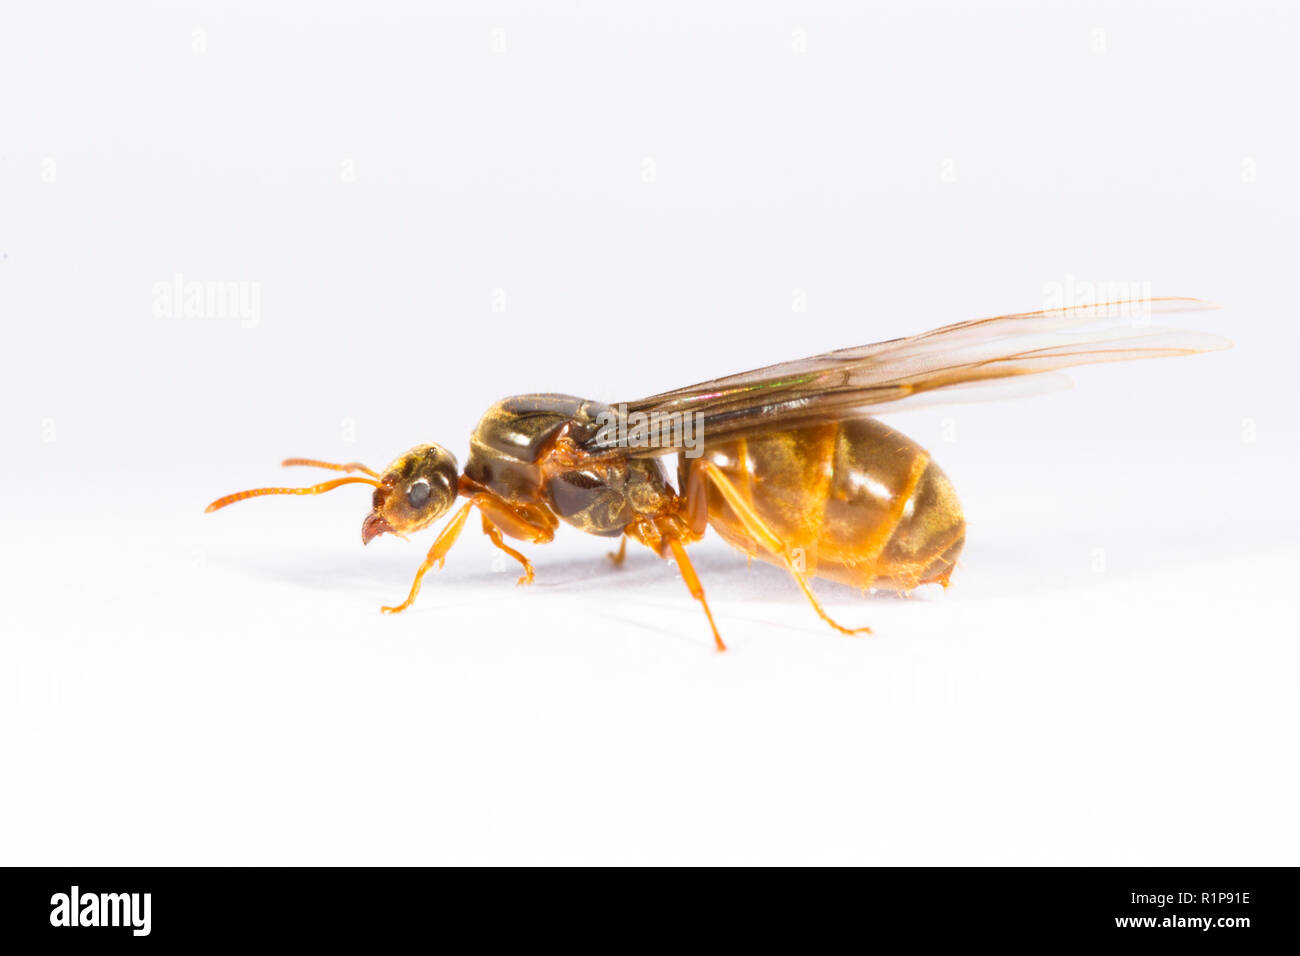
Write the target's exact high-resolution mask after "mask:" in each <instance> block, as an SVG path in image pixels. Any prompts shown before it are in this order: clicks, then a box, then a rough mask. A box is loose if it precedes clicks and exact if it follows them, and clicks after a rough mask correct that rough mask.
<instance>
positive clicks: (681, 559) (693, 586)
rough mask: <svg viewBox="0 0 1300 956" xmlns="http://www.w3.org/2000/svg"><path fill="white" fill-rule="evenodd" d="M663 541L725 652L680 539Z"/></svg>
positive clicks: (702, 591) (701, 587) (720, 648)
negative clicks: (670, 551) (669, 549)
mask: <svg viewBox="0 0 1300 956" xmlns="http://www.w3.org/2000/svg"><path fill="white" fill-rule="evenodd" d="M624 540H626V539H624ZM664 541H665V542H666V543H667V545H668V547H669V548H671V549H672V552H673V559H674V560H675V561H676V562H677V569H678V570H679V571H681V572H682V580H683V581H685V582H686V588H687V590H689V591H690V592H691V597H693V598H695V600H697V601H699V602H700V607H702V608H704V616H705V617H707V618H708V619H709V627H710V628H712V630H713V641H714V643H715V644H716V645H717V647H718V650H720V651H725V650H726V649H727V645H726V644H724V643H722V637H721V636H720V635H719V634H718V625H717V624H715V623H713V612H712V611H710V610H709V602H708V601H706V600H705V599H704V586H703V585H702V584H700V578H699V575H697V574H696V573H695V565H693V564H691V559H690V558H688V557H687V556H686V548H685V547H683V546H682V542H681V539H680V538H678V537H676V536H675V535H665V536H664Z"/></svg>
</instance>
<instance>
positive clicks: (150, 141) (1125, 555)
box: [0, 3, 1300, 864]
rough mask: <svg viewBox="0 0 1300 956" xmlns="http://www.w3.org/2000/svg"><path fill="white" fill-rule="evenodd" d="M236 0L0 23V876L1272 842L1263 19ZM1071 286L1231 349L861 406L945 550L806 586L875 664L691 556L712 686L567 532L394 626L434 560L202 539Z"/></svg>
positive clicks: (976, 10) (394, 544)
mask: <svg viewBox="0 0 1300 956" xmlns="http://www.w3.org/2000/svg"><path fill="white" fill-rule="evenodd" d="M264 7H265V5H247V6H240V7H238V8H236V9H229V5H227V4H190V5H174V4H168V5H162V4H159V5H142V4H136V5H134V6H128V7H122V6H120V5H119V6H117V7H115V8H114V9H109V8H107V7H100V6H97V5H91V4H85V5H83V6H82V7H81V8H79V9H78V8H74V10H73V11H67V10H64V9H59V10H53V9H45V8H43V7H39V6H37V5H34V4H33V5H28V6H27V7H25V8H15V9H12V10H10V11H8V12H7V15H6V23H5V26H4V29H3V30H0V89H3V90H4V91H5V92H4V93H3V99H0V128H2V129H3V130H4V132H5V135H4V140H3V143H2V144H0V209H3V217H0V254H2V258H0V315H2V316H3V321H4V328H5V355H6V358H7V359H8V361H7V362H6V372H5V375H4V377H3V384H0V389H3V401H0V421H2V422H3V425H4V433H3V434H4V449H5V451H4V459H3V462H4V465H3V471H2V473H0V477H2V479H3V482H4V486H3V489H2V492H3V493H2V495H0V500H3V501H4V502H5V516H6V520H5V528H6V534H5V537H4V543H3V547H2V549H0V562H2V563H0V580H3V581H4V589H5V595H4V601H3V603H2V604H0V622H2V626H3V638H2V639H0V640H2V641H3V659H2V660H0V718H2V720H3V724H2V725H0V727H2V731H0V732H2V736H0V760H2V761H3V767H4V772H5V778H6V784H5V787H4V790H3V796H0V819H2V820H3V821H4V823H3V825H2V826H0V838H2V842H0V860H2V861H3V862H5V863H42V864H71V863H77V864H82V863H85V864H90V863H95V864H109V863H248V862H256V863H269V862H276V863H298V862H313V863H316V862H320V863H325V862H557V861H559V862H664V863H667V862H796V861H810V862H881V863H909V864H911V863H916V864H920V863H1153V864H1155V863H1161V864H1190V863H1201V864H1221V863H1243V864H1249V863H1291V864H1294V863H1295V862H1297V850H1298V849H1300V837H1298V836H1297V831H1296V823H1295V813H1294V808H1295V806H1296V802H1297V798H1298V797H1300V794H1298V793H1297V789H1298V788H1297V770H1296V756H1295V755H1296V739H1295V738H1296V727H1297V717H1298V716H1300V714H1298V708H1300V705H1298V704H1297V699H1298V697H1297V694H1296V673H1297V663H1298V661H1297V651H1296V638H1297V625H1296V609H1295V584H1296V580H1297V577H1296V572H1297V570H1300V568H1298V567H1297V557H1296V544H1297V531H1298V530H1300V527H1298V524H1300V520H1298V512H1297V507H1296V502H1295V498H1294V483H1295V471H1296V465H1297V457H1298V456H1297V450H1298V445H1297V439H1298V437H1300V433H1298V430H1297V425H1296V419H1295V412H1296V401H1295V379H1294V360H1295V354H1296V348H1297V345H1298V344H1300V334H1298V333H1297V325H1296V299H1295V295H1294V291H1293V286H1294V281H1293V276H1294V272H1295V264H1296V261H1297V252H1300V243H1298V241H1297V237H1296V231H1295V226H1296V222H1297V219H1296V216H1297V213H1300V180H1298V179H1297V177H1296V174H1295V170H1296V169H1297V168H1300V143H1298V142H1297V134H1296V127H1295V123H1294V121H1293V119H1292V117H1293V113H1294V103H1293V102H1292V101H1293V99H1294V92H1295V89H1296V88H1297V79H1298V77H1297V67H1296V61H1295V58H1294V55H1293V54H1294V50H1293V49H1292V46H1293V43H1292V39H1293V38H1294V36H1295V35H1296V28H1297V26H1298V25H1300V24H1298V23H1297V19H1298V17H1297V11H1296V10H1294V9H1290V8H1286V7H1283V6H1281V5H1272V4H1226V3H1225V4H1220V5H1194V4H1181V3H1180V4H1165V5H1143V6H1142V7H1141V8H1140V9H1137V8H1134V7H1133V5H1130V4H1120V3H1115V4H1092V5H1086V6H1085V5H1070V6H1068V7H1060V6H1055V5H1053V6H1050V7H1049V6H1047V5H1041V4H1036V3H1035V4H1023V5H981V6H977V5H973V4H944V5H924V6H922V5H909V6H908V7H907V8H906V9H903V8H901V7H899V8H894V9H882V10H874V11H864V12H861V13H855V14H852V15H850V14H848V13H843V12H836V10H835V8H834V7H832V6H816V5H814V6H807V5H800V6H795V5H792V4H765V5H757V4H744V5H740V4H736V5H724V6H720V7H717V8H715V9H714V11H713V12H710V13H705V12H702V11H700V10H699V9H698V8H697V7H698V5H696V4H690V5H683V6H680V7H672V6H666V5H665V4H663V3H654V4H644V5H640V6H637V7H628V6H627V5H620V11H621V12H614V11H612V10H606V9H605V8H604V6H603V5H598V4H584V5H571V6H561V7H560V8H559V12H557V13H555V14H553V15H550V16H545V17H543V16H541V15H540V14H536V13H532V12H530V11H529V9H528V8H527V7H526V6H523V5H519V6H516V5H510V4H489V5H481V9H480V8H478V7H476V12H474V13H472V14H471V13H468V12H466V13H461V14H444V15H440V14H435V13H417V12H413V11H407V12H399V11H398V10H389V11H387V12H382V13H381V12H376V11H375V10H374V9H372V8H370V7H364V8H363V7H362V6H359V5H356V6H349V5H332V6H328V5H327V6H323V5H319V4H313V5H302V6H287V5H286V7H285V8H284V9H283V10H281V11H279V12H275V11H272V10H269V9H264ZM497 29H499V30H500V31H502V32H500V33H496V34H494V30H497ZM194 30H201V31H203V32H202V33H201V35H200V39H201V40H202V43H201V45H202V46H203V47H204V51H203V52H194V49H193V46H194V44H195V42H196V40H195V36H194V34H193V31H194ZM1096 30H1102V31H1104V32H1103V33H1102V34H1096V33H1095V32H1094V31H1096ZM796 31H802V37H803V43H804V49H805V52H802V53H800V52H796V48H797V47H798V46H799V43H800V34H798V33H796ZM494 37H495V40H494ZM1098 37H1100V41H1099V40H1098ZM1099 42H1100V44H1101V45H1102V46H1104V51H1103V52H1098V50H1097V49H1096V48H1095V47H1096V46H1097V45H1098V43H1099ZM494 43H495V45H496V47H497V48H498V50H499V49H500V48H501V45H502V43H504V51H503V52H497V51H494ZM647 159H649V160H651V161H652V162H653V167H651V166H647V165H646V160H647ZM949 160H951V164H948V163H947V161H949ZM47 161H51V162H52V163H53V166H50V165H49V163H48V162H47ZM651 168H653V172H654V176H653V177H652V180H653V181H649V182H647V181H645V179H644V176H643V174H644V173H645V172H646V171H647V170H650V169H651ZM51 172H52V173H53V176H52V179H53V181H46V180H48V179H50V178H51V177H50V175H49V174H50V173H51ZM353 172H355V180H356V181H351V182H350V181H346V180H347V179H348V178H350V176H351V174H352V173H353ZM949 173H951V175H949ZM946 179H952V181H946ZM176 273H181V274H183V275H184V276H186V277H187V278H189V279H197V280H238V281H245V282H257V283H260V287H259V288H260V290H261V297H262V299H261V313H260V321H259V322H258V323H257V325H256V327H255V328H243V327H241V324H240V323H239V322H237V321H232V320H229V319H224V320H223V319H208V320H198V319H192V320H187V319H167V318H161V319H160V318H155V317H154V315H153V314H152V305H153V293H152V289H153V286H154V284H155V283H157V282H167V281H170V280H171V278H172V276H173V275H175V274H176ZM1069 276H1073V277H1074V278H1075V279H1076V280H1079V281H1132V282H1140V283H1150V284H1151V290H1152V292H1153V293H1155V294H1184V295H1199V296H1204V297H1207V298H1211V299H1215V300H1218V301H1222V302H1224V303H1227V305H1228V306H1229V307H1228V308H1227V309H1225V310H1224V311H1221V312H1215V313H1205V314H1200V315H1196V316H1193V317H1191V319H1190V322H1189V324H1192V325H1194V326H1196V327H1199V328H1204V329H1207V330H1209V331H1215V332H1219V333H1221V334H1225V335H1227V336H1229V337H1230V338H1232V339H1234V340H1235V341H1236V343H1237V347H1236V348H1235V349H1234V350H1232V351H1230V352H1226V353H1218V354H1215V355H1210V356H1203V357H1198V358H1196V359H1190V360H1177V361H1164V362H1151V363H1145V364H1140V365H1128V366H1114V367H1107V368H1099V369H1085V370H1082V371H1080V372H1078V373H1077V374H1076V376H1075V377H1076V379H1077V380H1078V383H1079V385H1078V387H1077V388H1076V389H1074V390H1073V391H1070V392H1066V393H1062V394H1056V395H1050V396H1047V397H1043V398H1038V399H1033V400H1026V401H1023V402H1019V403H1012V404H1001V405H985V406H970V407H964V408H958V409H939V410H935V411H926V412H917V413H914V414H912V415H910V416H906V417H902V416H900V417H898V418H896V419H894V420H893V423H894V424H896V425H897V426H898V427H900V428H902V429H904V430H905V431H906V432H907V433H908V434H910V435H911V436H913V437H914V438H915V439H916V440H917V441H919V442H920V443H921V444H923V445H925V446H926V447H928V448H929V449H930V450H931V451H932V452H933V453H934V454H935V456H936V458H937V459H938V460H939V462H940V463H941V464H942V465H943V466H944V468H945V470H947V472H948V473H949V475H950V476H951V477H952V479H953V480H954V482H955V484H956V486H957V488H958V490H959V492H960V494H961V496H962V499H963V502H964V504H965V507H966V510H967V514H968V518H969V521H970V534H969V542H968V547H967V550H966V552H965V555H964V557H963V561H962V564H961V566H960V567H959V569H958V573H957V574H956V575H955V577H954V580H953V587H952V588H951V590H950V591H948V592H947V593H946V594H945V593H940V592H938V589H935V588H931V589H926V590H923V591H922V592H919V593H918V595H917V597H916V598H915V599H913V600H899V599H896V598H892V597H877V598H873V599H870V600H866V601H864V600H861V599H860V598H859V597H858V596H857V595H856V594H855V593H854V592H851V591H848V590H846V589H843V588H838V587H833V586H828V585H823V586H822V587H821V591H822V593H823V596H824V597H825V599H826V603H827V604H828V605H829V606H830V607H831V608H832V610H833V611H834V612H835V613H836V614H837V615H839V616H840V617H841V618H842V619H844V620H845V621H846V622H850V623H859V622H866V623H870V624H871V625H872V626H873V627H874V628H875V631H876V636H875V637H874V638H870V639H858V640H853V639H846V638H842V637H839V636H837V635H835V634H833V633H831V632H829V631H828V630H827V629H825V628H824V627H823V626H822V625H821V624H820V623H819V622H818V621H817V620H816V619H815V617H814V616H813V615H812V613H811V611H810V610H809V609H808V608H807V606H806V605H805V604H804V602H803V601H802V599H801V598H800V596H799V594H798V592H797V590H796V588H795V587H794V586H793V584H791V583H790V582H788V581H787V580H786V579H785V578H784V576H783V575H782V574H780V573H779V572H777V571H776V570H774V569H771V568H767V567H761V566H755V567H753V568H750V569H747V568H746V566H745V562H744V560H743V559H742V558H740V557H737V556H736V555H734V554H733V553H732V552H730V551H729V550H728V549H727V548H726V547H725V546H723V545H722V544H721V543H719V542H718V541H717V540H716V539H714V538H710V539H709V540H707V541H706V542H704V543H703V544H702V545H701V546H700V547H699V548H698V550H697V552H696V553H697V555H698V556H697V559H696V560H697V564H698V568H699V571H700V574H701V576H702V578H703V579H704V582H705V584H706V587H707V588H708V593H709V596H710V598H711V601H712V604H713V608H714V611H715V613H716V615H717V618H718V622H719V625H720V627H721V628H722V630H723V633H724V635H725V637H726V638H727V639H728V641H729V642H730V644H731V646H732V651H731V652H730V653H729V654H726V655H717V654H715V653H713V652H712V650H711V648H710V644H709V640H708V632H707V629H706V626H705V622H704V620H703V617H702V615H701V614H700V613H699V611H698V610H697V608H696V607H695V606H694V604H693V602H692V601H691V600H690V599H689V597H688V596H687V595H686V593H685V589H684V587H682V585H681V582H680V580H679V579H677V578H676V577H675V575H674V573H673V571H672V570H671V568H670V567H668V566H666V565H665V564H664V563H663V562H661V561H659V560H658V559H657V558H655V557H654V556H653V555H651V554H649V553H648V552H644V551H640V552H633V553H632V554H631V555H630V557H629V560H628V563H627V565H626V566H625V568H624V569H622V570H621V571H614V570H613V569H611V568H609V567H608V566H607V563H606V562H605V560H604V558H603V556H602V555H603V553H604V552H605V551H606V550H607V547H608V543H607V542H604V541H600V540H596V539H590V538H584V537H583V536H581V535H579V534H578V533H577V532H572V531H566V532H562V533H561V536H560V538H559V540H558V541H557V542H556V543H555V544H553V545H551V546H548V547H546V548H534V549H530V553H531V555H532V557H533V558H534V560H535V561H536V563H537V568H538V582H537V585H536V586H535V587H533V588H532V589H531V590H522V589H516V588H514V586H513V580H514V577H515V574H514V571H513V568H504V567H503V566H502V565H500V564H497V565H495V566H494V564H493V554H494V552H493V550H492V548H491V546H490V544H489V543H488V542H487V541H486V540H485V539H483V538H482V537H481V536H480V535H478V534H477V533H476V532H473V533H469V534H467V535H466V537H465V539H464V540H463V542H462V543H461V544H460V545H459V546H458V547H457V549H456V550H455V551H454V552H453V554H452V556H451V558H450V560H449V562H448V565H447V568H446V569H445V571H443V572H442V573H440V574H439V575H437V576H436V577H435V578H431V579H430V580H429V581H428V583H427V584H426V586H425V591H424V593H423V595H422V596H421V598H420V601H419V603H418V605H417V606H416V607H415V608H414V609H413V610H412V611H411V612H410V613H407V614H406V615H403V616H401V617H400V618H395V619H394V618H389V617H386V616H381V615H380V614H379V613H378V606H379V605H380V604H382V603H392V602H393V601H394V600H395V599H399V598H400V597H401V596H402V595H403V594H404V593H405V591H406V588H407V586H408V583H409V579H410V575H411V574H412V573H413V571H414V569H415V567H416V565H417V564H418V563H419V560H420V557H421V555H422V553H423V551H424V549H425V547H427V543H428V538H424V539H422V540H420V541H418V542H414V543H410V544H404V543H403V542H400V541H396V540H392V539H381V540H380V541H377V542H375V543H374V544H372V545H371V547H370V548H368V549H366V550H364V551H363V550H362V549H361V547H360V544H359V529H360V523H361V519H362V517H363V516H364V514H365V512H366V510H367V507H368V493H367V489H364V488H347V489H342V490H340V491H338V492H335V493H333V494H331V495H328V496H325V497H321V498H314V499H301V500H299V499H288V498H282V499H266V500H261V501H253V502H247V503H244V504H242V505H239V506H236V507H234V508H232V509H230V510H227V511H224V512H221V513H219V514H216V515H204V514H203V513H202V508H203V505H204V504H206V503H207V502H208V501H209V500H211V499H212V498H214V497H216V496H217V495H220V494H223V493H226V492H229V491H234V490H237V489H240V488H245V487H251V486H256V485H262V484H273V483H280V482H290V483H294V482H297V481H298V480H300V479H301V480H302V481H303V483H306V482H307V481H308V480H310V479H311V478H312V477H313V475H314V473H309V472H285V471H281V470H280V469H278V468H277V467H276V463H277V462H278V461H279V460H280V458H282V457H284V456H285V455H290V454H296V455H313V456H319V457H325V458H335V459H344V460H348V459H353V458H360V459H362V460H365V461H368V462H369V463H371V464H372V465H374V466H376V467H379V466H382V465H383V464H384V463H385V462H386V461H387V460H388V459H389V458H391V457H393V456H394V455H396V454H397V453H399V452H400V451H401V450H402V449H404V448H406V447H408V446H410V445H412V444H414V443H416V442H419V441H428V440H434V441H440V442H442V443H444V444H446V445H447V446H448V447H450V448H451V449H452V450H453V451H454V452H455V453H456V454H457V455H458V456H461V457H462V460H463V456H464V453H465V450H466V445H465V441H466V438H467V437H468V434H469V432H470V430H471V428H472V427H473V425H474V422H475V420H476V419H477V416H478V414H479V413H480V412H481V411H482V410H483V409H484V408H485V407H486V406H487V405H488V404H489V403H490V402H492V401H493V400H495V399H496V398H498V397H500V396H502V395H505V394H511V393H516V392H523V391H530V390H556V391H570V392H575V393H579V394H583V395H589V396H592V397H597V398H604V399H610V400H617V399H625V398H632V397H635V396H637V395H640V394H646V393H649V392H653V391H658V390H660V389H663V388H668V387H672V386H676V385H680V384H684V383H687V382H693V381H697V380H699V379H702V378H706V377H709V376H713V375H717V374H721V373H724V372H729V371H737V370H740V369H744V368H748V367H752V366H755V365H760V364H766V363H768V362H771V361H777V360H780V359H783V358H792V357H796V356H799V355H805V354H810V353H812V352H816V351H821V350H823V349H826V348H832V347H838V346H845V345H856V344H860V343H863V342H868V341H872V340H876V339H882V338H889V337H893V336H897V335H903V334H908V333H911V332H917V331H921V330H923V329H926V328H930V327H933V326H935V325H939V324H942V323H945V322H949V321H954V320H958V319H963V318H970V317H975V316H979V315H986V314H995V313H998V312H1006V311H1015V310H1020V309H1027V308H1035V307H1038V306H1039V305H1040V304H1041V302H1042V299H1043V297H1044V295H1045V288H1046V284H1048V283H1053V282H1058V283H1059V282H1065V281H1067V277H1069ZM498 289H499V290H503V292H502V294H501V295H498V296H496V298H495V299H494V290H498ZM796 290H803V295H804V296H805V299H806V303H807V308H806V311H805V312H801V313H796V312H794V311H792V306H793V304H794V302H795V301H796V297H797V292H796ZM502 296H504V298H502ZM503 301H504V311H494V310H493V306H494V302H495V303H496V304H497V306H498V307H500V305H501V303H502V302H503ZM946 420H947V421H946ZM952 427H955V429H956V433H955V438H956V440H955V441H945V440H944V438H945V434H951V432H945V429H946V428H948V429H950V428H952ZM349 438H351V439H353V440H351V441H349V440H348V439H349ZM47 439H52V440H47ZM471 528H473V526H471Z"/></svg>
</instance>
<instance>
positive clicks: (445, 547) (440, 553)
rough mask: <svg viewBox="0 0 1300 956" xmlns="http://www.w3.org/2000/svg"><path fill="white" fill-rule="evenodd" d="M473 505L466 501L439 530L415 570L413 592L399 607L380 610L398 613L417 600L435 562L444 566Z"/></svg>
mask: <svg viewBox="0 0 1300 956" xmlns="http://www.w3.org/2000/svg"><path fill="white" fill-rule="evenodd" d="M472 507H473V503H472V502H466V503H465V504H463V505H461V508H460V510H459V511H457V512H456V514H455V516H454V517H452V519H451V521H449V522H447V525H446V527H444V528H443V529H442V531H441V532H439V534H438V537H437V539H435V540H434V542H433V547H432V548H430V549H429V556H428V557H426V558H425V559H424V563H423V564H422V565H420V570H418V571H416V572H415V580H414V581H412V582H411V593H410V594H408V595H407V596H406V600H405V601H403V602H402V603H401V604H399V605H397V607H387V606H385V607H381V608H380V609H379V610H381V611H383V612H384V613H385V614H397V613H398V612H400V611H405V610H406V609H407V608H408V607H410V606H411V603H412V602H413V601H414V600H415V596H416V595H417V594H419V593H420V582H421V581H422V580H424V575H425V574H426V573H427V572H428V570H429V569H430V568H431V567H433V566H434V565H435V564H436V565H438V567H442V564H443V562H444V561H445V560H446V559H447V552H448V551H450V550H451V546H452V545H453V544H455V543H456V539H457V538H459V537H460V532H461V529H462V528H464V527H465V519H466V518H468V517H469V509H470V508H472Z"/></svg>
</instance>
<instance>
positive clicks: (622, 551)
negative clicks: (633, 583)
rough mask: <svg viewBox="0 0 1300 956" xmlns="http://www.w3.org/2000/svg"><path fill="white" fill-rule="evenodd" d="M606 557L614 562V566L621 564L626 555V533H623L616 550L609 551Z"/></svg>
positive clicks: (618, 566)
mask: <svg viewBox="0 0 1300 956" xmlns="http://www.w3.org/2000/svg"><path fill="white" fill-rule="evenodd" d="M606 557H608V558H609V560H610V561H612V562H613V563H614V567H616V568H621V567H622V566H623V559H624V558H626V557H627V535H623V540H621V541H620V542H619V543H618V550H617V551H611V552H609V554H608V555H606Z"/></svg>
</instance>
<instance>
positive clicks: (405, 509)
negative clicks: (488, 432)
mask: <svg viewBox="0 0 1300 956" xmlns="http://www.w3.org/2000/svg"><path fill="white" fill-rule="evenodd" d="M459 477H460V468H459V467H458V466H457V465H456V458H455V456H454V455H452V453H451V452H449V451H447V449H445V448H443V447H442V446H441V445H432V444H430V445H416V446H415V447H414V448H412V449H411V450H410V451H408V452H406V453H405V454H402V455H399V456H398V457H397V458H396V459H395V460H394V461H393V463H392V464H391V465H389V466H388V467H387V468H386V469H384V473H383V474H382V475H380V476H379V484H378V485H377V486H376V488H375V497H374V501H373V505H374V507H373V508H372V509H371V511H370V514H368V515H367V516H366V520H365V521H364V522H363V523H362V525H361V543H362V544H369V543H370V539H371V538H374V537H376V536H377V535H381V534H384V533H388V534H396V535H399V536H400V535H407V534H413V533H415V532H416V531H421V530H423V529H424V528H427V527H428V526H429V525H430V524H432V523H433V522H434V521H437V520H438V518H440V517H442V515H443V514H445V513H446V511H447V509H448V508H450V507H451V506H452V503H453V502H454V501H455V500H456V494H457V488H458V480H459Z"/></svg>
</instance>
